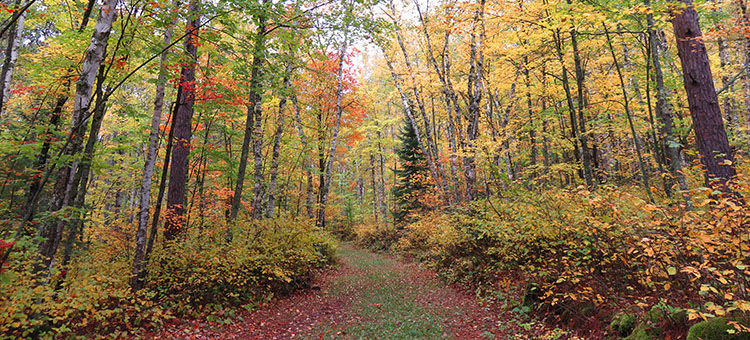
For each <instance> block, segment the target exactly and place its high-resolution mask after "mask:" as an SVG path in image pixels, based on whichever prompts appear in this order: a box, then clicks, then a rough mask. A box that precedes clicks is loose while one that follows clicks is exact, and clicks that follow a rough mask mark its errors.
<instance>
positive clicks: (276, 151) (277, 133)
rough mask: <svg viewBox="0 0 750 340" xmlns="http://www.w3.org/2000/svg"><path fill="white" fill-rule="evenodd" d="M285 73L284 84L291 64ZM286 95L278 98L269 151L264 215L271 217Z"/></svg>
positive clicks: (277, 173) (287, 79) (290, 70)
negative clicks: (268, 178) (269, 174)
mask: <svg viewBox="0 0 750 340" xmlns="http://www.w3.org/2000/svg"><path fill="white" fill-rule="evenodd" d="M285 72H286V73H285V74H286V75H285V76H284V84H286V83H287V82H289V77H290V74H291V72H292V67H291V65H287V66H286V71H285ZM286 101H287V97H286V96H282V97H281V99H280V100H279V118H278V120H277V121H276V131H274V138H273V149H272V151H271V169H270V173H271V179H270V181H269V183H268V202H266V217H272V216H273V213H274V208H275V206H276V187H277V181H278V175H279V149H280V148H281V135H282V133H283V132H284V124H285V120H284V108H285V107H286Z"/></svg>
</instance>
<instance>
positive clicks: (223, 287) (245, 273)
mask: <svg viewBox="0 0 750 340" xmlns="http://www.w3.org/2000/svg"><path fill="white" fill-rule="evenodd" d="M313 225H314V223H312V222H311V221H307V220H294V219H290V218H278V219H267V220H262V221H255V222H252V223H251V222H240V223H238V225H237V226H236V227H235V228H234V238H233V240H232V242H231V244H229V245H227V244H226V242H225V241H224V237H225V234H226V232H225V230H221V228H211V229H208V228H206V229H200V228H192V229H190V230H188V231H186V232H185V235H184V238H183V239H182V240H180V241H179V242H175V243H171V244H167V245H164V246H159V247H156V248H155V249H154V252H153V253H152V255H151V258H150V261H149V265H148V269H149V271H148V276H147V278H146V287H145V288H144V289H143V290H141V291H139V292H138V293H136V294H134V293H133V292H132V291H131V289H130V286H129V284H128V282H129V281H128V280H129V279H130V277H129V275H130V273H131V265H132V258H131V257H130V256H131V255H130V254H132V250H130V248H132V245H131V244H130V240H132V238H130V237H120V236H117V237H109V236H107V235H98V236H97V237H99V238H100V239H99V240H98V241H99V242H89V244H88V249H87V250H85V251H83V252H81V253H79V254H76V256H75V257H74V259H75V261H74V262H73V263H72V264H71V265H70V266H68V268H67V269H66V270H67V273H66V277H65V280H62V271H61V270H58V269H56V270H53V271H52V272H51V273H50V275H48V276H46V275H45V276H42V277H40V276H39V275H38V274H36V273H35V272H34V267H35V266H36V263H37V258H36V254H37V252H36V246H35V245H36V244H37V243H38V242H37V241H36V240H32V239H29V238H24V239H21V240H17V241H16V244H15V248H14V251H13V252H12V253H11V255H10V258H9V261H8V264H7V266H6V267H4V268H3V270H2V271H1V272H0V291H2V292H3V294H0V339H2V338H19V337H22V338H52V337H55V338H60V337H66V336H70V335H74V334H85V335H87V336H93V335H95V334H102V336H104V335H106V336H110V337H117V336H121V337H128V334H135V333H138V332H142V331H143V330H144V329H149V328H154V327H157V326H159V325H161V324H162V323H164V322H166V321H169V320H170V319H171V318H174V317H177V316H184V315H187V316H193V317H199V316H205V317H206V318H207V320H209V321H217V322H223V321H226V320H227V317H231V315H233V311H232V309H231V308H229V307H232V306H237V305H241V304H242V305H245V306H246V307H247V308H252V306H254V305H257V303H259V302H262V301H265V300H267V299H269V298H270V297H272V296H273V295H275V294H283V293H285V292H287V291H289V290H290V289H293V288H295V287H296V286H297V285H300V284H304V283H305V281H306V280H308V279H309V277H310V275H311V274H312V272H313V271H314V270H315V269H316V268H318V267H320V266H322V265H325V264H327V263H330V262H331V261H332V260H333V256H334V254H335V249H336V242H335V240H334V239H333V238H332V237H330V236H328V235H327V234H325V233H323V232H319V231H317V230H314V228H313V227H312V226H313ZM115 234H117V233H115ZM123 254H128V255H127V256H123Z"/></svg>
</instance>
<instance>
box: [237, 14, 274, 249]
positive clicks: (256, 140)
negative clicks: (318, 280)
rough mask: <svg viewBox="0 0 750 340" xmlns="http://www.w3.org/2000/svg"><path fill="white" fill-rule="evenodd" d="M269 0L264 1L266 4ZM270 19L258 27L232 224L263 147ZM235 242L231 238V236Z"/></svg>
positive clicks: (257, 187) (261, 19)
mask: <svg viewBox="0 0 750 340" xmlns="http://www.w3.org/2000/svg"><path fill="white" fill-rule="evenodd" d="M265 3H266V1H265V0H264V1H263V4H265ZM266 20H267V19H266V16H265V15H261V16H260V17H259V18H258V27H257V29H256V35H255V46H254V47H253V62H252V66H251V74H250V95H249V99H250V104H249V105H248V106H247V118H246V120H245V136H244V137H243V139H242V151H241V152H240V164H239V168H238V170H237V182H236V183H235V189H234V196H233V197H232V207H231V210H230V213H229V221H230V222H231V221H234V219H235V218H237V213H238V212H239V209H240V204H241V202H242V190H243V188H244V185H245V172H246V169H247V161H248V156H249V154H250V142H251V141H252V147H253V155H254V156H256V155H257V153H260V152H261V150H260V147H261V146H262V140H261V139H260V138H261V137H262V136H259V134H261V133H262V132H263V130H262V126H261V123H262V122H261V115H262V113H263V112H262V108H263V106H262V101H263V97H262V95H261V91H262V89H261V83H262V81H261V78H262V77H263V64H264V62H265V56H264V50H265V39H266ZM255 160H256V162H255V166H256V168H255V170H256V173H255V175H256V176H257V175H258V174H259V173H260V172H262V170H263V168H262V165H263V164H262V162H261V163H260V169H258V162H257V159H255ZM261 180H262V179H261ZM260 182H261V181H260V180H257V179H256V183H255V187H254V189H253V194H254V198H253V212H252V215H253V216H259V215H257V214H260V209H261V205H260V203H259V202H256V200H258V199H260V198H261V197H262V196H260V195H261V191H260V189H261V187H260V186H261V184H262V183H260ZM230 239H231V235H230Z"/></svg>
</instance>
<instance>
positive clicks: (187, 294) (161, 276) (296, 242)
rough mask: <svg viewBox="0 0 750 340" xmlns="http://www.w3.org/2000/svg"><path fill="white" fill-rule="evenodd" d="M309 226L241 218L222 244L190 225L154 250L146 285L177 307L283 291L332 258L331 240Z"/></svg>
mask: <svg viewBox="0 0 750 340" xmlns="http://www.w3.org/2000/svg"><path fill="white" fill-rule="evenodd" d="M311 226H312V224H311V223H309V221H304V220H291V219H287V220H273V219H268V220H262V221H257V222H252V223H246V224H241V225H239V226H238V227H237V228H236V229H235V230H234V233H233V234H234V238H233V240H232V242H231V244H230V245H222V244H223V242H222V241H221V240H222V239H223V238H224V237H225V236H224V234H223V233H214V234H211V233H205V232H203V231H201V230H192V231H190V233H189V235H188V236H187V239H185V240H182V241H180V242H176V243H173V244H170V245H168V246H166V247H164V248H162V249H160V250H159V251H157V252H156V253H155V254H154V256H153V259H152V261H151V265H152V269H151V270H150V272H149V273H150V274H149V276H148V279H147V282H148V288H149V289H151V290H153V291H155V292H157V293H158V296H159V298H163V299H168V300H169V301H170V302H171V303H172V304H173V305H174V306H175V307H177V308H179V309H180V311H182V309H185V308H187V309H190V308H191V307H194V306H199V307H200V306H209V305H213V304H227V303H229V304H236V303H242V302H246V301H248V300H250V301H253V300H258V299H264V298H266V297H267V295H268V294H273V293H278V292H284V291H287V290H289V289H291V288H293V287H294V286H295V285H296V284H297V283H299V282H302V281H305V280H307V279H308V278H309V276H310V274H311V273H312V270H313V269H314V268H316V267H318V266H320V265H323V264H326V263H328V262H329V261H330V260H331V258H332V253H333V248H334V244H333V241H332V240H331V238H329V237H326V236H324V235H322V234H319V233H316V232H314V231H313V230H312V227H311ZM175 254H179V256H175Z"/></svg>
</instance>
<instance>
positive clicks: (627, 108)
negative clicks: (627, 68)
mask: <svg viewBox="0 0 750 340" xmlns="http://www.w3.org/2000/svg"><path fill="white" fill-rule="evenodd" d="M602 26H603V27H604V33H605V35H606V37H607V45H608V46H609V52H610V53H611V54H612V63H613V64H614V65H615V71H617V77H618V79H619V80H620V90H621V91H622V100H623V106H624V107H625V117H627V119H628V125H629V126H630V133H631V134H632V136H633V146H634V147H635V153H636V155H637V156H638V168H639V169H640V170H641V180H642V181H643V187H644V188H645V189H646V194H647V195H648V200H649V201H650V202H651V203H654V197H653V196H652V194H651V185H650V184H649V174H648V170H647V169H646V164H645V161H644V160H643V153H642V151H641V143H640V142H639V141H638V134H637V133H636V132H635V125H633V116H632V114H631V113H630V101H629V100H628V91H627V88H626V86H625V78H624V77H623V76H622V70H621V69H620V63H618V62H617V55H616V54H615V48H614V46H613V45H612V39H611V38H610V36H609V30H608V29H607V24H606V23H603V22H602Z"/></svg>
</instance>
